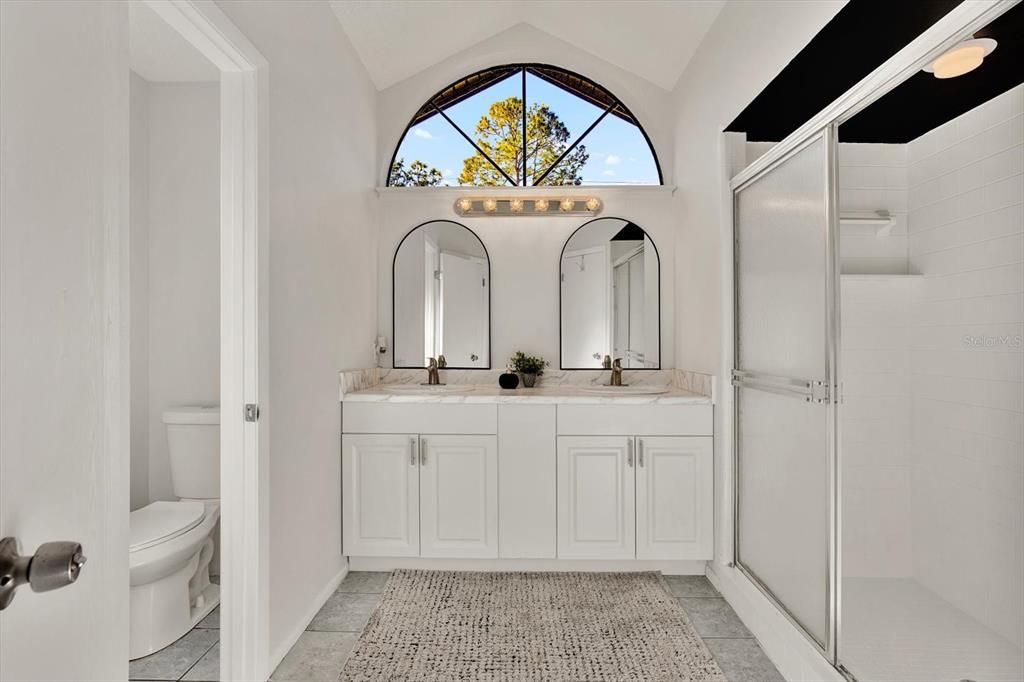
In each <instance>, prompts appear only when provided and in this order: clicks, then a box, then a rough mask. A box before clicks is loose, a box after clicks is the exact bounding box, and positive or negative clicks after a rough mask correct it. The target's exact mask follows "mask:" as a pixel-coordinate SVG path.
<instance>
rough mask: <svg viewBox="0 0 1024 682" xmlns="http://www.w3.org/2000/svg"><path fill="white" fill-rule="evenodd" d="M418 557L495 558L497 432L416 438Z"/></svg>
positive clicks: (496, 541)
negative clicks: (418, 503) (418, 444)
mask: <svg viewBox="0 0 1024 682" xmlns="http://www.w3.org/2000/svg"><path fill="white" fill-rule="evenodd" d="M420 453H421V454H420V486H421V492H422V495H421V507H420V513H421V516H420V520H421V524H420V532H421V543H420V556H424V557H448V558H462V557H477V558H496V557H497V556H498V442H497V438H496V437H495V436H424V437H423V438H422V439H421V440H420Z"/></svg>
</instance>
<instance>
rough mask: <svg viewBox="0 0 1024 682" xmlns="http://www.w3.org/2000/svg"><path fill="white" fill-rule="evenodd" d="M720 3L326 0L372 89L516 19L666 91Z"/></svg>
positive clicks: (700, 0) (699, 0) (671, 0)
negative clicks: (359, 61) (357, 54)
mask: <svg viewBox="0 0 1024 682" xmlns="http://www.w3.org/2000/svg"><path fill="white" fill-rule="evenodd" d="M723 4H725V0H688V1H686V2H681V1H679V0H650V1H648V2H629V1H621V0H604V1H603V2H585V3H584V2H575V1H572V0H550V1H547V2H518V3H510V2H493V1H480V0H465V1H462V2H454V1H452V0H420V1H418V2H400V1H395V0H332V2H331V7H332V8H333V9H334V13H335V15H336V16H337V17H338V21H340V22H341V25H342V27H343V28H344V29H345V32H346V33H347V34H348V36H349V39H350V40H351V41H352V44H353V45H354V46H355V49H356V52H358V53H359V57H360V59H361V60H362V62H363V64H364V65H365V66H366V69H367V71H368V72H369V73H370V78H371V79H372V80H373V83H374V85H376V86H377V89H378V90H383V89H385V88H387V87H389V86H391V85H394V84H395V83H398V82H399V81H401V80H404V79H405V78H408V77H409V76H412V75H414V74H416V73H419V72H420V71H422V70H424V69H426V68H429V67H430V66H433V65H434V64H437V63H439V62H441V61H443V60H445V59H447V58H448V57H451V56H452V55H454V54H456V53H458V52H460V51H462V50H464V49H466V48H468V47H471V46H472V45H475V44H477V43H479V42H481V41H483V40H486V39H488V38H490V37H491V36H494V35H496V34H498V33H501V32H502V31H504V30H506V29H508V28H511V27H512V26H515V25H517V24H520V23H527V24H530V25H532V26H534V27H535V28H538V29H540V30H542V31H544V32H546V33H549V34H551V35H553V36H555V37H556V38H559V39H561V40H563V41H565V42H567V43H569V44H570V45H573V46H574V47H577V48H579V49H581V50H584V51H586V52H590V53H592V54H594V55H596V56H598V57H600V58H601V59H604V60H605V61H607V62H610V63H612V64H614V65H616V66H618V67H619V68H621V69H624V70H626V71H629V72H631V73H633V74H635V75H637V76H640V77H641V78H645V79H647V80H649V81H650V82H652V83H654V84H655V85H658V86H660V87H662V88H664V89H666V90H671V89H672V88H673V87H674V86H675V84H676V81H678V80H679V76H680V75H682V73H683V69H685V68H686V64H687V62H689V60H690V58H691V57H692V56H693V53H694V52H695V51H696V49H697V46H698V45H699V44H700V42H701V40H703V38H704V35H705V34H706V33H707V31H708V29H709V28H711V24H712V23H714V21H715V18H716V17H717V16H718V13H719V11H720V10H721V9H722V5H723ZM530 59H531V56H530V55H528V54H524V55H523V56H522V61H524V62H528V61H530Z"/></svg>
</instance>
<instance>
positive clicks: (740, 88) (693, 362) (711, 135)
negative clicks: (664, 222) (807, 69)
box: [673, 0, 845, 374]
mask: <svg viewBox="0 0 1024 682" xmlns="http://www.w3.org/2000/svg"><path fill="white" fill-rule="evenodd" d="M844 4H845V3H844V2H843V1H842V0H838V1H831V0H788V1H784V0H771V1H767V2H730V3H727V4H726V5H725V7H723V8H722V12H721V14H719V15H718V19H717V20H715V23H714V24H713V25H712V27H711V30H710V31H709V32H708V35H707V36H705V38H704V41H703V42H702V43H701V46H700V48H698V50H697V52H696V54H694V56H693V59H692V60H691V61H690V63H689V64H688V65H687V67H686V70H685V71H684V72H683V75H682V77H681V78H680V79H679V83H678V84H677V85H676V88H675V90H674V91H673V101H674V107H675V115H674V124H675V142H674V147H675V163H674V169H675V174H674V178H675V184H676V185H677V186H678V190H677V191H676V194H675V210H676V212H677V215H678V220H679V221H680V224H679V228H678V234H679V236H678V245H677V249H676V257H677V259H678V261H677V263H676V270H677V271H678V272H679V273H681V276H680V277H679V279H678V281H677V283H676V286H677V298H676V300H677V306H676V327H677V329H676V336H677V365H678V366H679V367H681V368H685V369H690V370H696V371H700V372H707V373H711V374H721V371H722V367H721V359H722V358H721V329H722V327H721V323H722V316H721V308H722V301H721V295H722V293H721V292H722V287H721V281H720V280H721V258H720V254H721V246H720V243H719V240H720V238H721V234H722V230H723V229H726V228H728V227H729V226H728V225H727V224H724V223H723V219H724V218H726V216H723V213H722V211H723V208H724V207H725V206H726V205H727V204H726V203H725V197H727V196H728V180H729V178H730V177H731V176H732V173H731V172H730V169H729V168H728V167H727V163H728V159H727V158H726V153H725V149H724V148H723V146H722V131H723V130H725V128H726V126H728V125H729V123H731V122H732V120H733V119H734V118H736V116H737V115H738V114H739V113H740V112H741V111H742V110H743V108H744V107H745V106H746V105H747V104H749V103H750V101H751V100H753V99H754V97H756V96H757V94H758V93H759V92H760V91H761V90H762V89H764V87H765V86H766V85H767V84H768V83H769V82H770V81H771V79H772V78H774V77H775V76H776V75H777V74H778V73H779V72H780V71H781V70H782V69H783V68H784V67H785V66H786V64H787V63H788V62H789V60H790V59H792V58H793V57H794V56H795V55H796V54H797V53H798V52H799V51H800V50H801V49H802V48H803V47H804V45H806V44H807V43H808V42H809V41H810V39H811V38H813V37H814V35H815V34H816V33H817V32H818V31H819V30H821V28H822V27H823V26H824V25H825V24H826V23H828V21H829V20H830V19H831V18H832V17H833V16H834V15H835V14H836V12H838V11H839V10H840V9H841V8H842V6H843V5H844ZM768 26H774V27H779V26H784V27H785V30H784V31H772V32H771V34H770V38H768V37H767V34H766V33H765V27H768ZM737 170H739V169H737ZM695 330H699V331H695Z"/></svg>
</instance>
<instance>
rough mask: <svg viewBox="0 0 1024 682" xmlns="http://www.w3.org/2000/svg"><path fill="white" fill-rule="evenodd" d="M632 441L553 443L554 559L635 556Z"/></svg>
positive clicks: (577, 438) (567, 439)
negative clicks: (555, 465) (555, 460)
mask: <svg viewBox="0 0 1024 682" xmlns="http://www.w3.org/2000/svg"><path fill="white" fill-rule="evenodd" d="M632 451H633V437H632V436H628V437H627V436H562V437H560V438H559V439H558V558H559V559H632V558H634V556H635V553H636V542H635V541H636V526H635V523H636V509H635V507H634V501H635V500H634V489H633V486H634V473H633V452H632Z"/></svg>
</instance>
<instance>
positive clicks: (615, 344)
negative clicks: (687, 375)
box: [561, 218, 661, 369]
mask: <svg viewBox="0 0 1024 682" xmlns="http://www.w3.org/2000/svg"><path fill="white" fill-rule="evenodd" d="M561 289H562V293H561V318H562V319H561V335H562V350H561V354H562V363H561V364H562V369H601V368H602V367H607V366H608V362H609V361H610V360H614V359H618V358H621V360H622V367H623V368H628V369H658V368H660V367H661V263H660V261H659V258H658V250H657V248H656V247H655V246H654V242H653V241H651V238H650V236H649V235H648V234H647V233H646V232H644V230H643V228H641V227H640V226H639V225H637V224H636V223H633V222H630V221H629V220H624V219H622V218H597V219H596V220H591V221H590V222H588V223H585V224H584V225H583V226H582V227H580V228H579V229H578V230H576V231H575V232H573V234H572V236H571V237H569V240H568V241H567V242H566V243H565V246H564V247H563V248H562V261H561ZM606 357H607V358H608V359H609V360H606V359H605V358H606Z"/></svg>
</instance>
